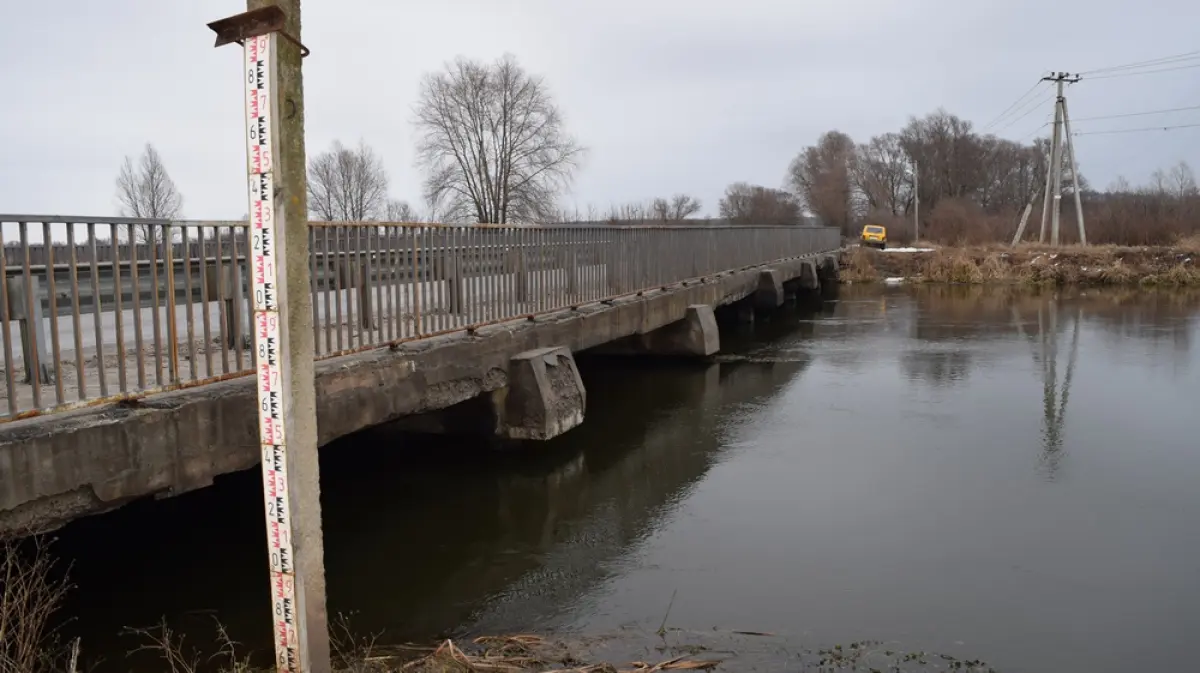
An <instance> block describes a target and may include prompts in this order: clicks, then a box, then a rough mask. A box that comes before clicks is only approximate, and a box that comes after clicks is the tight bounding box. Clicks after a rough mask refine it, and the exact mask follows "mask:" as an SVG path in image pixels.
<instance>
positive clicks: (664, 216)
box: [650, 194, 700, 222]
mask: <svg viewBox="0 0 1200 673" xmlns="http://www.w3.org/2000/svg"><path fill="white" fill-rule="evenodd" d="M650 211H651V212H652V213H653V214H654V219H656V220H661V221H663V222H679V221H681V220H686V219H687V218H689V217H691V216H692V215H695V214H696V213H698V212H700V199H697V198H696V197H694V196H688V195H687V194H676V195H675V196H672V197H671V199H670V200H667V199H663V198H657V199H654V200H653V201H651V202H650Z"/></svg>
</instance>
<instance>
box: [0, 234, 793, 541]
mask: <svg viewBox="0 0 1200 673" xmlns="http://www.w3.org/2000/svg"><path fill="white" fill-rule="evenodd" d="M808 258H811V256H809V257H806V258H805V259H808ZM801 263H802V259H799V258H797V259H790V260H782V261H777V262H773V263H771V264H770V265H769V266H759V267H749V268H746V269H740V270H737V271H730V272H725V273H722V274H718V275H715V276H709V277H706V278H704V279H700V280H698V281H697V280H692V281H689V282H688V283H687V284H686V285H685V284H683V283H679V284H674V285H669V286H667V287H665V288H664V289H661V290H654V291H648V292H645V293H643V294H642V295H639V296H632V295H631V296H627V297H623V298H619V299H615V300H613V301H611V302H608V303H596V304H589V305H585V306H580V307H578V309H577V310H563V311H557V312H553V313H546V314H542V315H539V316H537V317H536V319H534V320H515V321H509V322H505V323H500V324H495V325H490V326H487V327H482V328H480V329H478V330H477V331H476V332H474V333H473V334H472V333H467V332H459V333H454V334H450V335H445V336H440V337H432V338H427V339H421V340H417V341H412V342H407V343H402V344H399V345H397V346H394V347H392V348H380V349H376V350H372V351H368V352H365V353H361V354H356V355H348V356H343V357H338V358H332V359H328V360H322V361H320V362H318V363H316V366H315V369H316V390H317V427H318V433H319V437H318V441H319V443H320V444H321V445H322V446H324V445H326V444H328V443H329V442H331V441H332V440H334V439H337V438H339V437H342V436H345V435H348V434H351V433H354V432H357V431H360V430H363V429H366V428H369V427H373V426H377V425H381V424H384V423H388V422H391V421H395V420H396V419H399V418H403V417H405V416H409V415H412V414H419V413H424V412H428V411H433V410H438V409H444V408H447V407H450V406H453V405H455V404H459V403H461V402H464V401H466V400H469V399H472V398H475V397H478V396H480V395H482V394H484V393H491V392H493V391H497V390H500V389H502V388H505V387H507V386H509V385H510V381H512V379H513V376H514V374H513V370H512V361H513V358H514V356H515V355H517V354H520V353H523V352H526V351H533V350H537V349H540V348H546V347H562V348H566V349H568V350H569V351H571V352H579V351H582V350H587V349H589V348H594V347H597V346H600V345H602V344H606V343H609V342H611V341H615V340H617V339H621V338H624V337H628V336H630V335H633V334H646V333H650V332H653V331H654V330H657V329H659V328H662V327H666V326H668V325H670V324H672V323H675V322H678V321H680V320H683V319H684V318H686V317H687V315H688V310H689V307H693V306H698V305H706V306H709V307H713V308H715V307H718V306H725V305H730V304H734V303H736V302H738V301H740V300H743V299H746V298H750V297H753V296H754V295H755V294H756V292H757V291H758V290H759V287H760V280H761V272H762V271H764V270H767V269H768V268H769V269H770V271H771V272H772V274H774V275H775V276H777V277H778V278H779V280H780V284H782V282H783V281H784V280H790V279H793V278H798V277H799V276H800V274H801V266H802V264H801ZM780 296H782V294H781V295H780ZM256 409H257V406H256V397H255V388H254V382H253V380H252V379H251V378H250V377H242V378H238V379H233V380H230V381H223V382H218V383H212V384H209V385H205V386H201V387H197V388H191V389H185V390H178V391H173V392H165V393H158V394H154V395H149V396H147V397H145V398H142V399H141V400H139V401H138V402H137V403H136V404H123V405H111V406H105V407H95V408H89V409H84V410H79V411H73V412H63V413H58V414H52V415H48V416H43V417H38V418H31V419H25V420H21V421H14V422H11V423H5V424H3V425H2V426H0V533H2V532H5V531H32V530H46V529H50V528H54V527H56V526H59V525H62V524H64V523H66V522H68V521H70V520H72V519H74V518H77V517H80V516H84V515H88V514H93V513H97V512H103V511H106V510H109V509H113V508H115V507H119V506H120V505H122V504H124V503H126V502H128V501H130V500H133V499H135V498H141V497H145V496H149V495H156V496H172V495H177V494H180V493H185V492H187V491H191V490H195V489H198V488H203V487H205V486H208V485H210V484H211V483H212V480H213V479H214V478H215V477H217V476H219V475H222V474H226V473H230V472H236V471H239V470H246V469H249V468H252V467H254V466H255V465H257V464H258V462H259V458H260V451H259V442H258V424H257V414H256Z"/></svg>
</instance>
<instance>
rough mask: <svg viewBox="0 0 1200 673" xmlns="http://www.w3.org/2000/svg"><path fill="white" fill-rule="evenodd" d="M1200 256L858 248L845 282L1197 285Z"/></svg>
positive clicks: (1183, 249)
mask: <svg viewBox="0 0 1200 673" xmlns="http://www.w3.org/2000/svg"><path fill="white" fill-rule="evenodd" d="M1198 260H1200V241H1191V242H1188V243H1184V244H1181V245H1178V246H1170V247H1119V246H1088V247H1082V246H1066V247H1051V246H1045V245H1021V246H1017V247H1015V248H1013V247H1009V246H1000V245H988V246H971V247H964V248H950V247H915V248H896V249H888V250H873V249H868V248H854V249H853V250H850V251H849V252H847V254H845V255H843V257H842V263H841V264H842V268H841V278H842V282H845V283H900V282H913V283H957V284H983V283H996V284H1001V283H1012V284H1028V285H1093V286H1144V287H1197V286H1200V268H1198V266H1197V261H1198Z"/></svg>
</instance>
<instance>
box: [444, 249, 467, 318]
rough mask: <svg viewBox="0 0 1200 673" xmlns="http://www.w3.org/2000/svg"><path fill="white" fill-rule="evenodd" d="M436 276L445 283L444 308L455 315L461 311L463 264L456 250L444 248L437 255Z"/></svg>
mask: <svg viewBox="0 0 1200 673" xmlns="http://www.w3.org/2000/svg"><path fill="white" fill-rule="evenodd" d="M438 278H439V280H441V281H442V282H444V283H445V284H446V286H445V290H444V292H445V296H446V310H447V311H449V312H450V313H452V314H454V315H457V314H459V313H462V312H463V309H464V308H465V307H466V302H464V301H463V264H462V256H461V255H460V253H459V252H458V251H457V250H451V249H446V250H443V251H442V254H441V255H439V256H438Z"/></svg>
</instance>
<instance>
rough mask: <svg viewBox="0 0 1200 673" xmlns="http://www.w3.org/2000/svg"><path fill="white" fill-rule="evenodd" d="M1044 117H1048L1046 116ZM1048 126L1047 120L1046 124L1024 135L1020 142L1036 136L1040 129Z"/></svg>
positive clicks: (1047, 120) (1048, 121)
mask: <svg viewBox="0 0 1200 673" xmlns="http://www.w3.org/2000/svg"><path fill="white" fill-rule="evenodd" d="M1046 116H1047V117H1050V115H1046ZM1049 125H1050V120H1049V119H1048V118H1047V119H1046V122H1045V123H1044V124H1042V125H1041V126H1039V127H1037V128H1035V129H1034V130H1032V131H1030V132H1029V133H1026V134H1025V135H1024V136H1022V137H1021V141H1020V142H1025V141H1026V140H1029V139H1030V138H1032V137H1034V136H1036V135H1037V133H1038V131H1041V130H1042V129H1044V128H1046V127H1047V126H1049Z"/></svg>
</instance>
